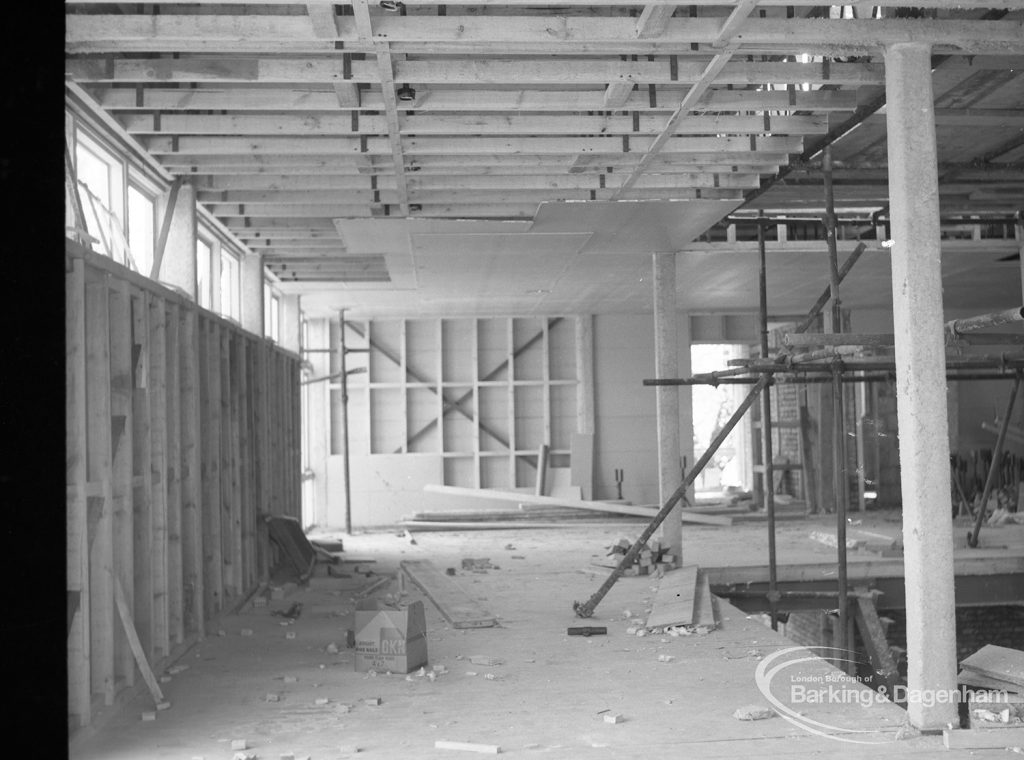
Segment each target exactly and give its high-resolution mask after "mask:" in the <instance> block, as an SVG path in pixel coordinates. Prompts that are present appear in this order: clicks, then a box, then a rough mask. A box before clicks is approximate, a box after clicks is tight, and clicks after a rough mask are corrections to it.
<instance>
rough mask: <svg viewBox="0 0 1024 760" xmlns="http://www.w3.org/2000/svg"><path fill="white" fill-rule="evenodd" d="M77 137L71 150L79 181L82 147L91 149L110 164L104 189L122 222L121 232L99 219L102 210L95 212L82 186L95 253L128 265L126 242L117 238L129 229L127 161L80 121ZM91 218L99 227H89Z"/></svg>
mask: <svg viewBox="0 0 1024 760" xmlns="http://www.w3.org/2000/svg"><path fill="white" fill-rule="evenodd" d="M74 140H75V144H74V147H73V148H71V151H72V157H73V159H74V169H75V180H76V182H78V181H81V176H80V175H81V173H80V171H79V164H80V156H79V151H80V150H82V151H85V152H86V153H90V154H91V155H92V157H93V158H95V159H96V160H98V161H99V162H100V163H102V164H105V165H106V167H107V187H106V189H105V192H106V196H107V199H108V202H109V207H108V211H109V212H110V213H111V214H113V216H114V219H116V221H117V222H118V223H119V225H120V228H119V234H118V233H115V232H114V229H113V224H112V223H111V220H110V219H109V218H108V219H107V225H106V228H105V229H104V226H103V221H102V220H101V219H100V214H102V211H100V210H99V209H96V210H95V213H94V210H93V202H92V200H91V199H90V198H89V195H88V193H84V192H83V189H82V188H81V187H79V188H78V191H79V195H80V197H81V198H82V212H83V213H84V214H85V221H86V228H87V230H88V233H89V234H90V235H91V236H92V237H94V238H96V240H97V242H96V243H95V244H94V245H91V246H90V247H91V248H92V249H93V250H94V251H95V252H96V253H99V254H101V255H103V256H107V257H108V258H110V259H113V260H114V261H116V262H117V263H119V264H123V265H125V266H128V261H127V258H126V256H125V251H124V247H125V246H124V244H123V243H121V244H120V246H118V245H117V243H116V242H115V241H116V240H117V238H118V237H122V238H123V239H124V240H127V237H128V231H127V228H126V226H125V225H126V220H127V218H128V209H127V205H128V177H127V173H128V164H127V161H126V160H125V158H124V157H123V156H121V155H120V154H119V153H118V152H117V151H116V150H114V149H113V148H112V147H111V145H110V144H109V143H108V142H107V141H106V140H104V139H103V138H101V137H99V136H98V135H96V134H94V133H93V132H92V131H91V130H90V129H88V128H87V127H85V126H84V125H82V124H80V123H78V122H77V121H76V122H75V125H74ZM83 184H85V185H86V187H89V185H88V183H84V182H83ZM89 190H90V191H91V192H92V193H93V194H94V195H96V196H97V197H99V196H100V193H99V192H97V188H93V187H89ZM101 200H102V199H101ZM90 219H95V221H96V225H97V229H96V230H93V229H91V228H90V227H89V220H90ZM94 233H95V234H94ZM118 247H120V253H121V255H120V256H117V255H116V253H115V251H116V250H117V248H118Z"/></svg>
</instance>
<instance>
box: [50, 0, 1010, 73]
mask: <svg viewBox="0 0 1024 760" xmlns="http://www.w3.org/2000/svg"><path fill="white" fill-rule="evenodd" d="M1005 1H1006V0H1004V2H1005ZM726 15H727V14H726ZM723 18H724V17H723ZM734 27H735V28H734V30H733V36H734V37H735V39H737V40H740V41H741V42H742V44H743V46H744V52H750V53H760V52H764V53H772V52H773V51H774V52H776V53H779V52H792V51H794V50H802V51H804V52H813V53H825V54H830V55H834V54H837V53H840V52H842V51H850V52H853V53H855V52H858V51H879V50H881V49H882V48H883V47H884V46H886V45H891V44H895V43H898V42H905V41H907V40H918V41H921V42H928V43H930V44H932V45H933V46H935V47H936V48H943V49H946V48H948V49H949V50H951V51H955V52H958V53H960V54H966V55H971V54H993V55H1007V54H1020V53H1024V22H1022V21H1011V22H1005V21H999V22H995V21H975V20H970V19H962V18H958V19H895V18H887V19H877V20H876V19H842V20H829V19H804V18H792V19H786V18H763V19H762V18H759V19H746V20H745V21H743V22H742V23H737V24H734ZM721 32H722V19H721V18H716V17H709V16H705V17H698V18H686V19H680V18H670V19H668V20H667V21H666V23H665V26H664V29H663V30H662V31H661V33H660V34H659V35H658V37H657V43H658V44H661V45H665V44H674V45H682V46H685V47H683V48H682V49H687V48H688V47H689V46H690V45H691V44H697V45H714V44H716V43H717V44H721V42H720V41H719V38H720V35H721ZM374 38H375V39H380V40H387V41H388V43H389V44H391V45H400V44H402V43H405V42H416V43H421V44H427V45H439V44H443V43H457V44H458V45H460V46H466V45H469V44H472V43H482V44H487V45H492V46H500V45H502V44H506V45H509V46H510V47H508V48H506V50H508V51H511V50H513V49H517V50H519V51H521V50H523V48H522V47H520V46H521V45H524V44H526V45H533V46H534V47H533V48H532V49H531V50H530V52H533V53H537V54H539V53H542V52H555V53H561V54H569V53H572V52H598V51H599V50H601V49H603V50H604V51H607V50H608V48H609V46H612V47H613V48H615V47H617V48H618V49H619V50H628V51H629V52H631V53H633V54H639V53H642V52H644V50H643V46H644V44H645V41H644V40H642V39H638V38H637V37H635V36H634V33H633V30H632V29H630V28H629V27H624V26H623V24H622V23H621V19H619V18H614V17H601V16H590V17H587V16H576V17H569V16H558V15H554V14H551V15H537V16H501V17H497V16H472V15H445V16H431V15H412V16H397V15H393V14H392V15H388V16H382V17H380V20H379V21H378V22H376V25H375V27H374ZM310 39H315V37H314V34H313V30H312V28H311V25H310V22H309V19H308V18H307V17H304V16H295V15H277V16H274V15H258V14H246V15H234V14H230V15H229V14H205V15H185V14H160V15H151V14H136V15H131V14H124V15H109V14H90V15H82V14H71V15H69V16H67V26H66V41H67V45H68V50H69V52H84V51H79V50H77V49H76V47H75V46H76V45H78V44H90V46H91V47H90V50H89V52H93V53H95V52H100V51H99V50H98V49H97V46H102V45H108V46H109V47H108V48H107V49H108V50H109V52H122V51H120V50H119V49H118V48H117V43H118V41H125V42H129V41H149V40H165V41H172V40H173V41H175V42H176V43H177V45H178V49H179V50H180V51H181V52H189V50H188V42H189V41H190V40H210V41H214V40H224V41H237V40H250V41H260V40H274V41H277V43H278V44H280V43H281V42H282V41H287V40H295V41H300V42H301V41H308V40H310ZM335 41H336V42H343V43H345V44H346V45H349V44H352V45H357V44H358V43H362V46H363V47H362V51H363V52H369V51H368V50H367V48H366V40H364V39H362V38H361V37H360V35H359V33H358V30H357V28H356V23H355V20H354V19H353V18H352V17H340V18H338V33H337V37H336V39H335ZM625 43H632V44H631V45H630V46H629V47H626V45H625ZM512 46H515V47H514V48H513V47H512ZM429 49H431V48H428V50H429ZM491 51H492V53H493V54H500V53H501V48H500V47H492V50H491ZM646 52H648V53H650V52H656V48H655V49H648V50H647V51H646ZM395 74H396V76H397V75H398V72H397V71H396V72H395ZM605 81H610V80H607V79H606V80H605Z"/></svg>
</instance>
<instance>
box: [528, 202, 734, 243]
mask: <svg viewBox="0 0 1024 760" xmlns="http://www.w3.org/2000/svg"><path fill="white" fill-rule="evenodd" d="M740 204H741V201H735V200H731V201H723V200H695V201H585V202H572V201H558V202H553V203H542V204H540V208H538V209H537V214H536V216H534V220H533V226H532V227H531V228H530V232H548V233H554V232H563V233H564V232H575V233H585V232H591V233H593V235H592V237H591V239H590V241H589V242H588V243H587V244H586V245H585V246H584V247H583V249H582V250H581V251H580V252H581V253H642V254H648V253H652V252H655V251H678V250H680V249H682V248H683V247H684V246H685V245H686V244H687V243H690V242H691V241H693V240H695V239H696V238H697V237H698V236H699V235H700V234H701V233H703V232H704V231H705V230H707V228H708V227H710V226H712V225H713V224H715V223H716V222H718V221H719V220H720V219H721V218H722V217H724V216H726V215H727V214H729V213H730V212H731V211H733V210H734V209H736V208H737V207H738V206H739V205H740Z"/></svg>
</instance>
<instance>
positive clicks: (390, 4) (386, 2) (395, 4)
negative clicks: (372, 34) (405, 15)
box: [380, 0, 405, 13]
mask: <svg viewBox="0 0 1024 760" xmlns="http://www.w3.org/2000/svg"><path fill="white" fill-rule="evenodd" d="M404 5H405V3H403V2H402V1H401V0H380V7H381V8H383V9H384V10H386V11H390V12H391V13H398V11H400V10H401V9H402V7H403V6H404Z"/></svg>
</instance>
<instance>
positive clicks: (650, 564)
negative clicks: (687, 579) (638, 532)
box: [605, 538, 676, 576]
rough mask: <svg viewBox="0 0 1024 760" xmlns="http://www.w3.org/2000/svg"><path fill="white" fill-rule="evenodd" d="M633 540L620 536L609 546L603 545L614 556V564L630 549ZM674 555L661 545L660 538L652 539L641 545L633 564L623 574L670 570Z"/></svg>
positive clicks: (648, 573)
mask: <svg viewBox="0 0 1024 760" xmlns="http://www.w3.org/2000/svg"><path fill="white" fill-rule="evenodd" d="M632 546H633V542H632V541H630V540H629V539H628V538H620V539H619V540H618V541H617V542H615V543H614V544H612V545H611V546H607V547H605V548H606V549H607V550H608V555H607V556H609V557H614V558H615V566H618V563H619V562H620V561H621V559H620V558H621V557H623V556H625V554H626V553H627V552H628V551H629V550H630V547H632ZM675 559H676V558H675V555H673V554H672V553H670V552H669V548H668V547H667V546H662V545H661V539H657V538H656V539H654V540H653V541H651V542H650V543H646V544H644V545H643V548H641V549H640V553H639V554H637V555H636V558H635V559H634V560H633V564H632V565H631V566H629V567H627V568H626V569H625V571H623V575H630V576H633V575H651V574H652V573H653V572H655V571H656V570H658V569H661V570H662V571H665V570H671V569H672V568H673V566H674V564H675Z"/></svg>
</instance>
